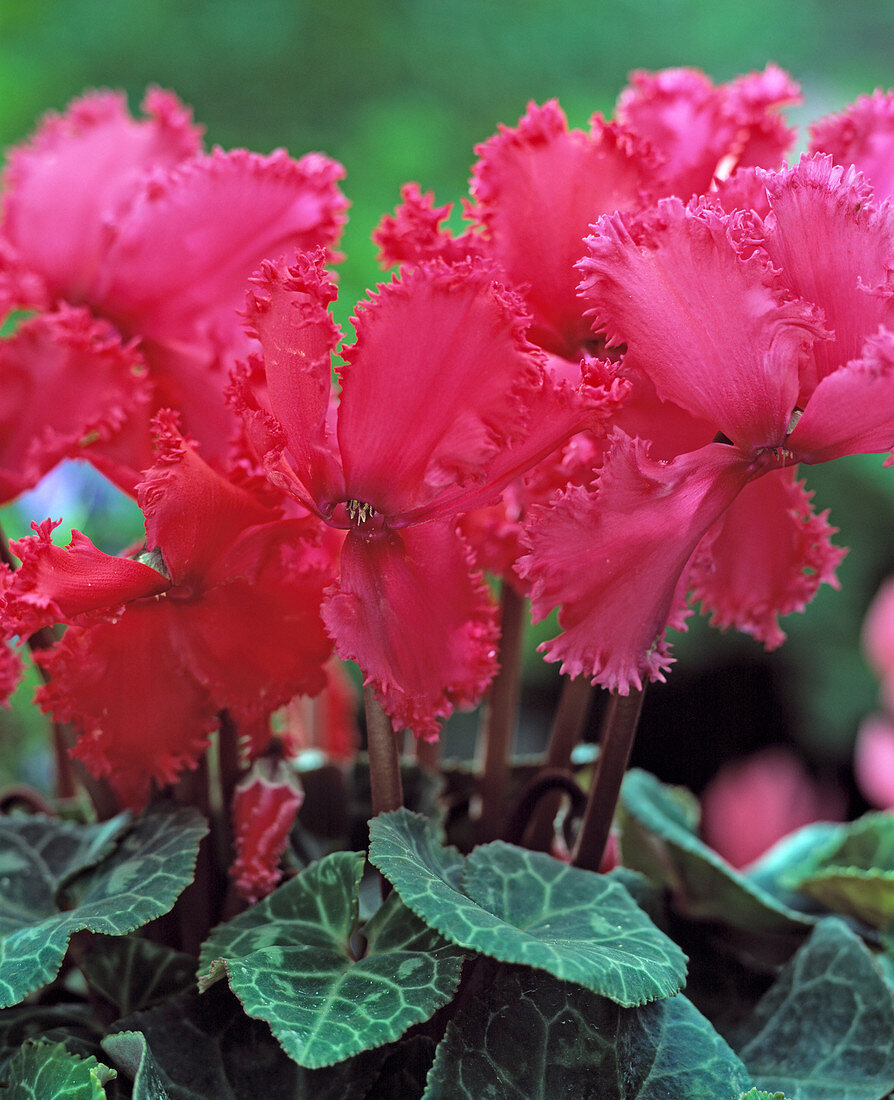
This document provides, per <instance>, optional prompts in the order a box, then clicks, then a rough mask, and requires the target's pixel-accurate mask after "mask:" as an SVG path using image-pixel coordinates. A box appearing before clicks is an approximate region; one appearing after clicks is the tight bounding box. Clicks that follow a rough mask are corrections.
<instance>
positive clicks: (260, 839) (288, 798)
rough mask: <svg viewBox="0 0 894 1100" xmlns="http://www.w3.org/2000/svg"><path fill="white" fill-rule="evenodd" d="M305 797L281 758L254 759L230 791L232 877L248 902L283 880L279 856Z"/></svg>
mask: <svg viewBox="0 0 894 1100" xmlns="http://www.w3.org/2000/svg"><path fill="white" fill-rule="evenodd" d="M303 801H304V792H303V791H302V789H301V785H300V784H299V782H298V777H297V776H296V775H295V773H294V772H293V771H292V769H291V768H290V767H289V765H288V764H287V763H286V762H285V761H283V760H272V759H263V760H257V761H255V763H254V764H253V765H252V768H251V771H250V772H249V773H248V775H247V776H246V777H245V778H244V779H243V780H242V781H241V782H240V783H239V785H238V786H237V787H236V789H235V791H234V792H233V832H234V834H235V835H234V840H233V846H234V848H235V849H236V858H235V860H234V861H233V865H232V866H231V868H230V878H231V879H232V880H233V884H234V885H235V887H236V892H237V893H238V894H239V896H240V897H241V898H243V899H244V900H245V901H247V902H249V903H250V904H252V905H253V904H254V903H255V902H256V901H260V900H261V898H263V897H266V896H267V895H268V894H269V893H270V891H271V890H273V888H274V887H275V886H276V884H277V883H278V882H279V880H280V879H281V878H282V872H281V871H280V869H279V860H280V857H281V856H282V854H283V852H284V851H285V850H286V844H287V843H288V840H289V833H290V832H291V829H292V826H293V825H294V824H295V816H296V814H297V813H298V811H299V809H300V808H301V803H302V802H303Z"/></svg>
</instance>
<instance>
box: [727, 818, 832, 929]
mask: <svg viewBox="0 0 894 1100" xmlns="http://www.w3.org/2000/svg"><path fill="white" fill-rule="evenodd" d="M846 829H847V826H846V825H839V824H837V823H835V822H831V821H815V822H814V823H813V824H812V825H805V826H804V827H803V828H801V829H796V830H795V831H794V832H793V833H789V834H788V836H784V837H783V838H782V840H780V841H778V842H777V843H776V844H774V845H773V847H772V848H770V849H769V850H768V851H766V852H764V854H763V855H762V856H761V857H760V859H758V860H756V861H755V862H754V863H752V864H751V865H750V866H749V867H748V869H747V870H746V871H745V872H743V874H744V877H745V879H746V880H747V882H748V883H749V884H750V885H751V886H757V887H759V888H760V889H762V890H765V891H766V892H767V893H768V894H772V895H773V897H774V898H776V900H777V901H778V902H781V903H782V904H783V905H785V906H787V907H788V908H789V909H797V910H798V911H799V912H802V913H811V914H816V913H817V911H818V910H819V911H821V909H822V907H820V906H818V905H817V903H816V902H815V901H814V900H813V899H811V898H809V897H807V896H806V894H802V893H799V892H798V891H796V890H793V889H791V888H790V887H789V886H788V885H786V884H787V883H790V882H791V881H792V880H793V872H797V871H800V870H802V869H803V867H804V865H805V864H807V863H809V862H810V861H811V860H812V859H813V858H814V856H815V855H816V854H817V853H819V852H821V851H825V850H827V849H828V848H829V847H830V846H831V845H832V844H833V843H835V842H836V841H838V840H840V839H841V838H842V836H843V835H844V833H845V830H846Z"/></svg>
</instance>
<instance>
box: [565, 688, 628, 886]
mask: <svg viewBox="0 0 894 1100" xmlns="http://www.w3.org/2000/svg"><path fill="white" fill-rule="evenodd" d="M645 692H646V689H645V688H644V687H643V688H641V689H640V690H639V691H637V690H636V688H631V689H630V694H629V695H617V694H616V693H614V692H612V694H611V696H610V697H609V701H608V709H607V710H606V712H605V718H604V720H603V723H602V735H601V737H600V740H599V759H598V760H597V761H596V771H595V774H594V775H593V781H592V783H591V785H590V796H589V798H588V799H587V808H586V810H584V819H583V822H582V823H581V828H580V834H579V835H578V839H577V844H576V846H575V851H574V858H573V859H572V863H573V864H574V866H575V867H582V868H583V869H584V870H585V871H598V870H599V865H600V864H601V862H602V853H603V852H604V851H605V845H606V844H607V842H608V834H609V830H610V829H611V825H612V818H613V817H614V815H615V807H616V806H617V804H618V795H619V794H620V793H621V781H622V780H623V778H624V772H625V771H626V770H627V761H628V760H629V759H630V750H631V749H632V748H633V739H634V737H635V736H636V727H637V724H638V723H639V716H640V711H641V710H642V707H643V696H644V695H645Z"/></svg>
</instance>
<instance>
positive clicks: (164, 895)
mask: <svg viewBox="0 0 894 1100" xmlns="http://www.w3.org/2000/svg"><path fill="white" fill-rule="evenodd" d="M17 820H18V819H12V820H11V821H9V822H6V823H5V824H7V825H12V824H14V823H16V821H17ZM56 824H58V825H59V829H60V832H59V834H58V835H59V838H60V839H59V841H58V844H59V847H62V848H64V849H65V850H66V851H70V852H76V853H78V854H77V857H76V862H79V865H78V866H76V867H75V866H73V865H71V864H66V863H64V861H61V860H59V859H57V858H56V855H57V851H58V850H59V849H58V848H57V845H56V844H54V842H53V840H52V835H51V832H52V830H51V828H50V827H51V826H53V825H56ZM110 824H111V823H109V822H106V823H105V825H104V826H82V828H84V829H86V830H88V836H87V837H86V838H82V840H81V842H80V843H79V842H78V841H77V837H74V838H72V837H71V836H70V835H69V831H70V829H71V826H70V825H63V824H62V823H61V822H60V823H55V822H47V823H46V826H47V828H46V830H45V831H44V834H43V836H42V838H41V840H42V846H41V847H40V848H39V849H35V848H31V847H30V846H29V845H28V844H27V843H26V836H27V834H26V833H23V834H22V835H18V834H17V833H12V834H11V835H12V836H14V837H15V840H13V841H12V842H11V844H10V847H9V848H8V849H7V850H6V851H5V852H4V860H5V862H4V866H5V867H6V869H7V870H6V874H5V875H3V876H2V877H0V881H2V880H3V879H4V878H5V879H7V882H6V884H5V888H4V889H3V891H2V892H0V1006H3V1005H10V1004H16V1003H17V1002H18V1001H20V1000H22V998H23V997H25V996H27V994H28V993H31V992H32V991H33V990H35V989H38V988H39V987H40V986H41V985H44V984H45V983H46V982H48V981H50V980H51V979H52V978H53V977H54V976H55V974H56V972H57V971H58V969H59V966H60V965H61V963H62V959H63V958H64V956H65V951H66V948H67V946H68V939H69V936H70V935H71V934H72V933H73V932H77V931H79V930H81V929H88V930H89V931H91V932H101V933H104V934H106V935H123V934H125V933H127V932H132V931H133V930H134V929H135V928H139V927H140V926H141V925H143V924H146V923H148V922H149V921H150V920H154V919H155V918H156V917H159V916H161V915H162V914H163V913H166V912H168V910H169V909H170V908H171V906H172V905H173V904H174V902H175V901H176V899H177V897H178V895H179V894H180V893H181V891H182V890H183V889H184V887H185V886H186V885H187V884H188V883H189V882H190V881H191V879H192V874H193V869H194V867H195V860H196V853H197V851H198V846H199V841H200V840H201V838H202V836H204V834H205V833H206V832H207V826H206V825H205V822H204V820H203V819H202V818H201V817H200V815H199V814H198V813H197V812H196V811H195V810H192V809H187V808H181V809H177V810H156V811H153V812H151V813H147V814H144V815H142V816H140V817H138V818H136V819H135V820H134V822H133V824H132V825H131V826H130V828H129V829H127V831H126V832H124V833H122V832H121V829H122V827H123V824H126V823H122V822H121V821H119V824H118V826H116V828H117V829H118V834H117V844H116V845H115V847H114V848H113V849H111V850H110V849H109V848H108V836H109V835H111V831H109V832H108V833H107V834H106V835H105V837H103V834H102V829H103V828H106V829H108V826H109V825H110ZM96 830H100V832H99V833H97V832H96ZM4 839H7V840H9V839H10V836H9V835H7V837H6V838H4ZM99 851H102V852H105V853H106V854H105V855H104V858H103V859H102V860H101V862H99V863H96V859H97V853H98V852H99ZM85 861H86V863H85ZM85 866H87V867H90V869H89V870H86V871H85V870H84V867H85ZM62 882H67V883H68V886H67V890H66V895H67V897H66V899H65V900H66V903H67V906H68V907H67V908H66V909H65V910H64V911H60V908H59V900H60V899H57V897H56V892H57V890H58V888H59V885H60V883H62Z"/></svg>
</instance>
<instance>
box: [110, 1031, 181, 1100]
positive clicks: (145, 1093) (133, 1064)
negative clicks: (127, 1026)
mask: <svg viewBox="0 0 894 1100" xmlns="http://www.w3.org/2000/svg"><path fill="white" fill-rule="evenodd" d="M102 1049H103V1050H104V1051H105V1052H106V1054H108V1055H110V1056H111V1058H112V1060H113V1061H114V1063H115V1065H116V1066H117V1067H118V1068H119V1069H120V1070H123V1072H124V1073H126V1074H127V1076H128V1077H129V1078H130V1079H131V1080H132V1081H133V1100H171V1098H170V1093H169V1092H168V1090H167V1089H166V1088H165V1086H164V1081H163V1080H162V1076H161V1073H160V1071H159V1069H158V1065H157V1063H156V1061H155V1058H154V1057H153V1056H152V1051H151V1050H150V1049H149V1044H148V1043H147V1042H146V1036H145V1035H143V1034H142V1032H139V1031H119V1032H117V1033H116V1034H115V1035H109V1036H107V1037H106V1038H105V1039H103V1041H102Z"/></svg>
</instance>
